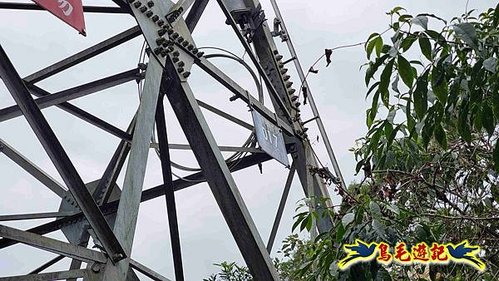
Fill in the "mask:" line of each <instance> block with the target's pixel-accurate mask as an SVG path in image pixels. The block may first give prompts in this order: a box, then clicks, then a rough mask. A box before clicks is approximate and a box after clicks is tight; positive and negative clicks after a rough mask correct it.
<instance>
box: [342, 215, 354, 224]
mask: <svg viewBox="0 0 499 281" xmlns="http://www.w3.org/2000/svg"><path fill="white" fill-rule="evenodd" d="M354 219H355V214H354V213H348V214H345V215H344V216H343V218H342V219H341V223H342V224H343V226H344V227H347V226H348V225H349V224H350V223H352V222H353V220H354Z"/></svg>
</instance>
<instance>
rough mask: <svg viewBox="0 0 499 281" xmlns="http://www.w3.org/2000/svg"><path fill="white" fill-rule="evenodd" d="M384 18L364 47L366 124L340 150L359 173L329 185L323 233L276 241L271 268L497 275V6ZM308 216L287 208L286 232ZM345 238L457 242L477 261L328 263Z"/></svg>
mask: <svg viewBox="0 0 499 281" xmlns="http://www.w3.org/2000/svg"><path fill="white" fill-rule="evenodd" d="M388 16H389V17H390V19H391V21H390V25H389V29H387V30H386V31H385V32H382V33H373V34H371V35H370V36H369V38H368V40H367V42H366V44H365V50H366V54H367V58H368V60H369V62H368V63H367V64H366V68H365V70H366V75H365V83H366V86H367V88H368V91H367V95H366V98H367V99H368V100H369V101H371V103H370V104H371V106H370V108H369V109H368V110H367V111H366V125H367V127H368V132H367V134H366V136H365V137H363V138H361V139H359V140H358V143H357V144H356V146H355V147H354V148H353V149H352V151H353V153H354V154H355V157H356V160H357V161H358V164H357V167H356V171H357V173H359V172H363V173H364V176H365V177H364V180H363V181H362V182H361V183H358V184H352V185H351V186H349V188H348V189H347V190H343V189H341V195H342V197H343V201H342V204H341V206H339V207H335V208H333V209H330V210H329V212H327V213H328V214H330V215H331V216H332V217H333V227H332V229H330V231H328V232H326V233H321V234H320V235H319V236H318V237H317V238H315V239H314V240H312V241H302V240H300V239H298V238H297V237H296V236H291V237H289V238H288V239H287V240H286V241H285V243H284V248H283V250H282V251H283V254H284V255H285V257H286V258H285V260H284V261H281V262H280V263H279V264H278V268H280V270H281V271H282V272H285V273H281V275H282V276H283V277H285V278H287V279H285V280H300V281H301V280H499V231H498V229H499V175H498V172H499V141H498V138H499V130H498V129H497V128H498V122H499V63H498V59H499V5H498V6H497V7H495V8H491V9H489V10H487V11H484V12H482V13H477V12H476V11H470V12H468V13H466V14H464V15H462V16H461V17H456V18H453V19H451V20H450V21H447V20H444V19H442V18H440V17H438V16H436V15H433V14H420V15H416V16H413V15H410V14H407V13H406V11H405V9H403V8H401V7H396V8H394V9H393V10H392V11H390V12H389V13H388ZM305 207H306V206H305ZM318 218H319V215H318V214H317V213H308V211H304V212H299V213H298V214H297V215H296V216H295V224H294V228H296V229H299V230H309V229H310V227H311V226H312V225H313V220H315V219H318ZM355 239H362V240H364V241H368V242H381V241H384V242H387V243H388V244H390V245H395V244H396V243H397V242H399V241H404V242H406V243H407V244H409V245H414V244H416V243H418V242H426V243H427V244H431V243H432V242H439V243H459V242H461V241H463V240H465V239H467V240H469V242H470V243H471V244H475V245H480V247H481V249H482V251H481V252H480V258H481V259H482V260H484V261H485V262H486V266H487V269H486V271H485V272H479V271H477V270H475V269H473V268H472V267H470V266H467V265H461V264H453V263H451V264H449V265H447V266H424V265H412V266H398V265H395V264H392V265H390V266H381V265H379V264H377V263H376V262H369V263H362V264H358V265H355V266H352V267H350V268H349V269H348V270H346V271H340V270H338V267H337V265H336V264H337V262H338V260H339V259H341V258H343V257H344V256H345V253H344V252H343V250H342V249H341V247H342V245H344V244H346V243H353V242H354V241H355ZM283 274H284V275H283Z"/></svg>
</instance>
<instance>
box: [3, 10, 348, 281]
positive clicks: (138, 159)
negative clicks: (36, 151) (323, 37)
mask: <svg viewBox="0 0 499 281" xmlns="http://www.w3.org/2000/svg"><path fill="white" fill-rule="evenodd" d="M113 1H114V2H115V3H116V4H117V5H118V6H119V7H112V8H111V7H84V10H85V12H95V13H124V14H129V15H130V16H132V17H134V18H135V20H136V22H137V26H135V27H133V28H131V29H129V30H126V31H124V32H122V33H119V34H117V35H115V36H113V37H111V38H109V39H107V40H105V41H103V42H101V43H99V44H97V45H95V46H92V47H90V48H88V49H85V50H83V51H81V52H79V53H77V54H75V55H72V56H70V57H68V58H66V59H63V60H61V61H59V62H57V63H55V64H52V65H50V66H48V67H45V68H43V69H41V70H39V71H37V72H35V73H33V74H31V75H28V76H26V77H24V78H21V77H20V76H19V74H18V72H17V71H16V68H15V67H14V64H15V61H14V62H12V60H11V59H10V58H9V57H8V56H7V52H8V50H7V52H6V51H5V50H4V49H3V47H1V48H0V76H1V78H2V80H3V83H4V84H5V86H6V88H7V89H8V91H9V92H10V93H11V95H12V97H13V98H14V100H15V102H16V103H17V105H14V106H11V107H8V108H2V109H0V122H6V121H8V120H10V119H12V118H14V117H18V116H21V115H24V118H26V120H27V121H28V123H29V125H30V127H31V128H32V130H33V132H34V133H35V135H36V137H37V138H38V140H39V142H40V143H41V144H42V146H43V148H44V150H45V152H46V153H47V154H48V156H49V157H50V160H51V162H52V163H53V164H54V166H55V167H56V169H57V171H58V173H59V174H60V176H61V178H62V179H63V181H64V183H65V187H64V186H63V185H62V184H59V183H58V182H56V181H55V180H53V179H52V178H51V177H50V176H49V175H48V174H47V173H45V172H44V171H42V170H41V169H40V168H39V167H37V166H35V165H34V164H33V163H32V162H30V161H29V159H28V158H27V157H25V156H23V155H22V154H21V153H19V152H18V151H17V150H16V149H15V148H14V147H15V145H13V144H8V143H6V142H5V141H3V140H2V139H0V152H2V153H3V154H4V156H6V157H8V158H10V159H11V160H12V161H13V162H14V163H16V164H17V165H19V166H20V167H22V168H23V169H24V170H26V171H27V172H28V173H29V174H31V175H32V176H33V177H34V178H36V179H37V180H39V181H40V182H41V183H43V184H44V185H45V186H46V187H48V188H49V189H50V190H51V191H52V192H54V193H55V194H56V195H57V196H59V197H60V198H61V205H60V209H59V210H58V211H57V212H50V213H36V214H25V215H1V216H0V220H1V221H9V220H23V219H26V220H29V219H34V218H56V219H55V220H53V221H51V222H48V223H45V224H41V225H39V226H37V227H34V228H31V229H29V230H27V231H22V230H19V229H16V228H12V227H8V226H5V225H3V224H0V237H2V238H1V239H0V248H6V247H9V246H11V245H14V244H17V243H23V244H27V245H30V246H33V247H36V248H39V249H43V250H45V251H49V252H52V253H56V254H58V255H59V256H58V257H56V258H55V259H53V260H51V261H49V262H47V263H46V264H44V265H42V266H40V267H39V268H37V269H35V270H34V271H33V272H31V273H30V274H28V275H25V276H18V277H9V278H10V279H9V278H6V279H5V280H61V279H67V280H76V279H77V278H84V280H139V279H138V277H137V275H136V273H135V271H137V272H141V273H143V274H145V275H146V276H148V277H149V278H151V279H152V280H170V279H168V278H166V277H163V276H161V275H159V274H158V273H156V272H154V271H153V270H151V269H149V268H147V267H146V266H144V265H142V264H140V263H139V262H137V261H135V260H134V259H133V255H132V253H131V250H132V245H133V241H134V233H135V229H136V226H137V217H138V210H139V205H140V204H141V202H145V201H148V200H151V199H153V198H157V197H160V196H165V198H166V202H167V213H168V221H169V228H170V236H171V237H170V238H171V244H172V255H173V260H174V267H175V279H176V280H184V277H183V270H184V269H185V268H187V265H185V267H183V265H182V259H181V251H180V250H181V245H180V240H179V231H178V225H177V213H176V206H175V196H174V192H175V191H178V190H181V189H184V188H187V187H189V186H192V185H194V184H196V183H199V182H207V183H208V185H209V187H210V189H211V192H212V193H213V195H214V197H215V199H216V201H217V203H218V205H219V208H220V210H221V212H222V214H223V216H224V218H225V221H226V223H227V225H228V227H229V229H230V231H231V233H232V235H233V237H234V240H235V241H236V244H237V246H238V248H239V250H240V252H241V254H242V256H243V258H244V260H245V262H246V264H247V265H248V267H249V269H250V271H251V273H252V275H253V276H254V277H255V280H265V281H267V280H278V279H279V277H278V275H277V272H276V270H275V268H274V266H273V264H272V262H271V259H270V257H269V251H270V250H271V248H272V245H273V242H274V239H275V235H276V232H277V228H278V225H279V223H280V219H281V216H282V212H283V208H284V204H285V201H286V198H287V194H288V193H289V188H290V185H291V180H292V178H293V175H294V174H295V173H297V174H298V176H299V179H300V182H301V185H302V187H303V190H304V192H305V195H306V196H308V197H312V196H316V197H329V194H328V191H327V189H326V184H325V183H324V180H323V179H322V178H320V177H319V174H317V173H316V172H313V171H312V170H313V168H319V165H318V163H317V159H316V158H315V156H314V155H313V151H312V148H311V144H310V141H309V139H308V136H307V133H306V130H307V129H306V128H305V126H304V122H303V121H302V119H301V117H300V108H299V107H300V104H299V102H298V96H297V93H295V92H296V90H295V89H293V88H292V83H291V82H290V76H289V75H288V74H287V69H286V65H285V63H287V62H283V60H282V58H283V56H282V55H280V54H279V52H278V50H277V47H276V45H275V42H274V37H278V36H279V37H280V38H279V39H282V41H285V42H286V43H287V45H288V47H289V50H290V53H291V55H292V59H291V60H290V61H288V62H291V61H294V63H295V66H296V67H297V72H298V75H299V76H300V77H299V78H300V82H301V81H303V82H301V84H302V85H303V86H304V87H306V88H307V90H308V92H309V101H310V103H311V107H312V111H313V113H314V115H315V117H314V119H315V120H316V122H317V123H318V126H319V130H320V132H321V134H322V137H323V141H324V142H325V145H326V150H327V151H328V154H329V157H330V160H331V162H332V164H333V168H334V172H335V176H332V174H331V177H334V178H336V179H337V180H338V182H339V183H340V184H343V185H344V182H343V178H342V176H341V173H340V171H339V168H338V165H337V163H336V160H335V158H334V154H333V151H332V149H331V145H330V144H329V141H328V139H327V135H326V134H325V131H324V127H323V125H322V121H321V119H320V116H319V114H318V111H317V107H316V105H315V103H314V100H313V97H312V96H311V94H310V89H308V85H307V83H306V81H304V75H303V71H302V69H301V66H300V64H299V61H298V59H297V57H296V52H295V51H294V48H293V44H292V42H291V39H290V37H289V34H288V32H287V29H286V27H285V25H284V22H283V20H282V18H281V15H280V12H279V9H278V7H277V4H276V2H275V0H271V2H272V5H273V7H274V10H275V13H276V15H277V18H276V19H275V20H274V22H273V30H271V28H269V26H268V22H267V20H266V18H265V14H264V12H263V10H262V8H261V5H260V3H259V2H258V0H217V2H218V5H219V6H220V9H221V10H222V11H223V13H224V15H225V17H226V18H225V19H221V20H222V21H226V23H227V24H228V29H229V26H230V27H231V28H232V31H233V32H235V34H236V35H237V37H238V39H239V41H240V43H241V44H242V46H243V47H244V49H245V50H246V52H247V55H248V57H249V58H250V59H251V61H252V63H253V67H254V68H255V69H256V70H257V73H258V75H259V76H261V78H262V79H263V82H264V83H263V84H264V86H265V87H266V89H267V92H268V94H269V95H270V100H271V101H272V105H273V108H274V110H272V109H271V108H269V107H268V106H267V105H264V104H263V101H262V98H261V96H262V95H263V92H260V93H259V95H258V96H256V95H255V93H250V92H249V91H247V90H245V89H244V88H243V87H241V86H240V85H239V84H238V83H236V82H235V81H233V80H232V79H231V78H230V77H229V75H227V74H226V73H224V72H223V71H221V70H220V69H219V68H217V67H216V66H215V65H214V64H212V63H211V62H210V61H209V60H208V59H209V57H208V56H205V55H204V53H203V52H202V51H200V50H198V49H197V47H196V44H195V42H194V40H193V38H192V36H191V32H192V31H193V30H194V28H195V27H196V24H197V23H198V20H199V19H200V17H201V16H202V14H203V11H204V9H205V7H206V5H207V4H208V0H179V1H178V2H177V3H173V2H171V1H170V0H161V1H160V0H151V1H147V0H126V1H122V0H113ZM0 8H4V9H28V10H29V9H38V7H37V6H35V5H34V4H18V3H0ZM138 36H143V37H144V39H145V40H146V42H147V46H148V51H147V54H148V57H149V59H148V62H147V64H140V65H139V66H138V67H137V68H136V69H133V70H130V71H126V72H122V73H119V74H116V75H113V76H109V77H105V78H102V79H99V80H96V81H94V82H90V83H86V84H84V85H79V86H77V87H73V88H69V89H67V90H64V91H60V92H57V93H49V92H48V91H46V90H44V89H42V88H41V87H40V86H37V85H36V84H37V83H38V82H40V81H42V80H44V79H46V78H49V77H51V76H53V75H55V74H58V73H60V72H62V71H64V70H67V69H69V68H71V67H74V66H76V65H78V64H79V63H81V62H83V61H86V60H89V59H91V58H93V57H95V56H97V55H99V54H101V53H104V52H105V51H107V50H109V49H111V48H114V47H116V46H118V45H120V44H122V43H124V42H126V41H129V40H131V39H133V38H136V37H138ZM194 64H195V65H197V66H198V67H199V68H200V69H202V70H203V71H205V72H206V73H208V74H209V75H210V76H212V77H213V78H214V79H215V80H216V81H218V82H219V83H221V84H222V85H223V86H225V87H226V88H227V89H228V90H229V91H230V92H232V94H233V96H232V97H231V98H230V101H231V102H244V103H246V104H247V105H248V107H249V109H250V111H251V114H252V116H253V121H254V124H253V125H250V124H248V123H246V122H244V121H241V120H240V119H238V118H236V117H234V116H231V115H229V114H227V113H225V112H224V111H222V110H220V109H219V108H216V107H212V106H210V105H209V104H206V103H204V102H201V101H198V100H197V99H196V97H195V94H194V93H193V91H192V90H191V87H190V85H189V76H190V71H191V68H192V66H193V65H194ZM133 80H137V81H141V83H142V84H143V90H142V95H141V99H140V103H139V107H138V109H137V112H136V114H135V116H134V118H133V119H132V120H130V126H129V127H128V129H126V130H123V129H120V128H117V127H115V126H113V125H111V124H110V123H108V122H106V121H104V120H102V119H99V118H97V117H96V116H94V115H92V114H90V113H88V112H87V111H84V110H82V109H81V108H78V107H77V106H74V105H72V104H70V103H68V101H70V100H73V99H76V98H80V97H83V96H86V95H88V94H91V93H95V92H97V91H101V90H104V89H107V88H110V87H113V86H116V85H120V84H122V83H125V82H128V81H133ZM302 85H300V87H301V86H302ZM298 90H300V89H298ZM163 101H167V102H169V103H170V105H171V107H172V109H173V111H174V113H175V115H176V118H177V120H178V122H179V124H180V126H181V127H182V129H183V133H184V134H185V137H186V139H187V140H188V143H189V145H188V146H186V147H188V148H189V149H191V150H192V152H193V154H194V155H195V158H196V160H197V162H198V164H199V166H200V168H201V169H202V171H200V172H196V173H193V174H191V175H188V176H186V177H185V178H184V179H178V180H173V179H172V171H171V161H170V155H169V149H171V148H172V146H173V144H169V142H168V137H167V127H166V122H165V111H164V104H163ZM118 102H119V101H118ZM50 106H57V107H59V108H60V109H62V110H65V111H66V112H68V113H70V114H73V115H74V116H76V117H77V118H80V119H82V120H84V121H86V122H88V123H90V124H92V125H95V126H96V127H97V128H100V129H102V130H104V131H106V132H108V133H110V134H112V135H114V136H116V137H117V138H119V139H120V143H119V145H118V146H117V147H116V150H115V152H114V154H113V156H112V158H111V160H110V161H109V163H108V164H107V168H106V169H105V171H104V173H103V175H102V177H101V178H100V180H97V181H94V182H89V183H85V182H84V181H83V180H82V178H81V176H80V175H79V174H78V172H77V170H76V169H75V167H74V165H73V163H72V162H71V160H70V158H69V157H68V155H67V153H66V152H65V150H64V148H63V147H62V145H61V144H60V142H59V140H58V138H57V137H56V135H55V134H54V132H53V130H52V128H51V125H50V124H49V122H48V121H47V119H45V117H44V115H42V113H41V111H40V109H42V108H46V107H50ZM201 107H203V108H205V109H207V110H210V111H212V112H214V113H216V114H218V115H220V116H221V117H223V118H226V119H228V120H230V121H232V122H233V123H235V124H237V125H240V126H243V127H246V128H248V129H250V130H252V131H253V139H256V140H257V141H258V144H259V147H258V148H257V147H255V146H245V147H238V148H234V147H232V148H230V149H229V150H231V149H232V150H235V151H236V152H237V151H239V152H241V151H243V152H248V155H247V156H244V157H239V158H237V159H235V160H234V159H224V158H223V156H222V153H221V150H224V149H228V148H223V147H219V146H218V145H217V143H216V141H215V138H214V136H213V134H212V131H211V130H210V124H208V122H207V121H206V119H205V117H204V116H203V114H202V112H201V109H200V108H201ZM154 130H156V132H157V133H154ZM169 133H170V134H171V133H172V132H171V131H170V132H169ZM156 135H157V143H156V144H155V145H157V147H156V149H157V151H158V155H159V157H160V162H161V171H162V175H163V181H164V184H162V185H160V186H157V187H154V188H148V189H147V188H143V185H144V177H145V171H146V163H147V158H148V152H149V150H150V147H151V138H153V137H155V136H156ZM253 143H254V142H253ZM288 154H289V155H291V157H289V158H288ZM127 159H128V161H126V160H127ZM288 159H292V163H289V162H288V161H289V160H288ZM269 160H277V161H279V162H281V163H283V164H285V165H288V166H289V170H290V171H289V176H288V179H287V181H286V185H285V188H284V192H283V196H282V199H281V202H280V204H279V207H278V212H277V216H276V219H275V223H274V226H273V229H272V233H271V237H270V239H269V242H268V243H267V247H266V246H265V245H264V243H263V241H262V240H261V238H260V235H259V234H258V232H257V229H256V227H255V225H254V223H253V221H252V218H251V217H250V215H249V212H248V210H247V208H246V205H245V203H244V201H243V199H242V197H241V196H240V194H239V191H238V188H237V186H236V184H235V181H234V179H233V177H232V174H231V173H232V172H235V171H238V170H242V169H245V168H248V167H251V166H255V165H259V164H261V163H263V162H265V161H269ZM122 170H124V172H125V177H124V183H123V186H121V187H118V185H117V184H116V181H117V177H118V175H119V174H120V172H121V171H122ZM0 173H1V171H0ZM316 207H317V208H320V206H316ZM330 224H331V221H330V218H324V219H321V220H320V221H319V222H318V224H317V228H318V229H319V231H320V230H321V229H328V228H329V227H330ZM56 230H62V232H63V233H64V235H65V236H66V238H67V241H68V242H64V241H60V240H56V239H53V238H49V237H47V236H44V235H46V234H49V233H51V232H54V231H56ZM90 237H92V239H93V241H95V242H96V244H98V245H99V248H100V249H90V248H87V244H88V242H89V239H90ZM0 254H1V253H0ZM66 257H67V258H70V259H72V262H71V268H70V269H69V270H68V271H61V272H49V273H45V272H44V271H45V269H46V268H48V267H49V266H51V265H52V264H54V263H56V262H58V261H59V260H61V259H63V258H66ZM82 263H85V264H87V266H86V268H83V269H82V268H81V267H82ZM42 272H44V273H42ZM0 280H4V279H2V278H0Z"/></svg>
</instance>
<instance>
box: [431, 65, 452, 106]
mask: <svg viewBox="0 0 499 281" xmlns="http://www.w3.org/2000/svg"><path fill="white" fill-rule="evenodd" d="M448 87H449V85H448V84H447V78H446V77H445V70H444V68H443V66H442V63H441V62H439V63H438V64H437V66H435V67H434V68H433V71H432V73H431V88H432V89H433V93H434V94H435V96H436V97H437V99H438V100H439V101H440V102H441V103H442V104H444V105H445V104H446V102H447V94H448V91H449V88H448Z"/></svg>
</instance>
